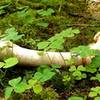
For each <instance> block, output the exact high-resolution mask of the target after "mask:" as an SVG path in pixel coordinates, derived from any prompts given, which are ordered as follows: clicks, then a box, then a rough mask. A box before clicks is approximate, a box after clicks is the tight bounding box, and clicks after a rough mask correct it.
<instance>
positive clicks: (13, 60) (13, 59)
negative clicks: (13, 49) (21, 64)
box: [3, 57, 18, 68]
mask: <svg viewBox="0 0 100 100" xmlns="http://www.w3.org/2000/svg"><path fill="white" fill-rule="evenodd" d="M4 62H5V66H4V67H3V68H10V67H13V66H14V65H16V64H17V63H18V60H17V58H16V57H10V58H8V59H6V60H4Z"/></svg>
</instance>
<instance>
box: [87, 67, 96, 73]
mask: <svg viewBox="0 0 100 100" xmlns="http://www.w3.org/2000/svg"><path fill="white" fill-rule="evenodd" d="M86 71H87V72H90V73H95V72H96V71H97V68H95V67H86Z"/></svg>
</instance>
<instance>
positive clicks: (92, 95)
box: [89, 92, 97, 97]
mask: <svg viewBox="0 0 100 100" xmlns="http://www.w3.org/2000/svg"><path fill="white" fill-rule="evenodd" d="M95 96H97V93H96V92H90V93H89V97H95Z"/></svg>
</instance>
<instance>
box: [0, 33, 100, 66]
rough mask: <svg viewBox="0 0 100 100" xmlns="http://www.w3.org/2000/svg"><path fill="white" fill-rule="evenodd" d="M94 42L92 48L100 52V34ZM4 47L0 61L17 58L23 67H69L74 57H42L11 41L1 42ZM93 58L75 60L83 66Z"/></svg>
mask: <svg viewBox="0 0 100 100" xmlns="http://www.w3.org/2000/svg"><path fill="white" fill-rule="evenodd" d="M94 40H95V41H97V42H96V43H94V44H91V45H90V48H92V49H96V50H100V32H99V33H97V34H96V35H95V37H94ZM2 47H6V48H4V49H1V50H0V59H3V58H4V57H6V56H16V57H17V59H18V61H19V64H21V65H23V66H38V65H41V64H48V65H51V64H59V65H61V66H69V64H68V63H66V60H67V61H68V60H70V59H71V57H72V56H71V55H72V54H71V53H70V52H43V54H42V55H40V54H39V53H41V51H38V50H30V49H26V48H23V47H20V46H18V45H16V44H13V43H12V42H10V41H3V40H1V41H0V48H2ZM91 58H92V57H87V58H85V59H83V58H81V57H80V56H77V57H76V58H75V64H76V65H80V64H83V61H84V60H85V63H86V64H88V63H90V62H91Z"/></svg>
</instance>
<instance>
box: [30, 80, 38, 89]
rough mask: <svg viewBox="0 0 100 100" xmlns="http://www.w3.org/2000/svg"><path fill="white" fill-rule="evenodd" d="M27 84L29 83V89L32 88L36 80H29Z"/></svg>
mask: <svg viewBox="0 0 100 100" xmlns="http://www.w3.org/2000/svg"><path fill="white" fill-rule="evenodd" d="M28 83H29V87H30V88H31V87H33V85H35V84H36V83H37V80H36V79H30V80H29V81H28Z"/></svg>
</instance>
